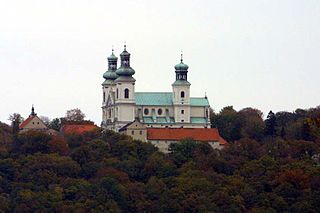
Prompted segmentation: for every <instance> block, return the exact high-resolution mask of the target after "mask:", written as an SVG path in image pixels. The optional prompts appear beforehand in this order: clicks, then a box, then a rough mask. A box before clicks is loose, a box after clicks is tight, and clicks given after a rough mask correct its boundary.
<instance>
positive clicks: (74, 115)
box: [65, 108, 86, 121]
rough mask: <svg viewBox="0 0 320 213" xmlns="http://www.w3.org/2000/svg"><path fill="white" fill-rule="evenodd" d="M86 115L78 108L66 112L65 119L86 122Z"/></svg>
mask: <svg viewBox="0 0 320 213" xmlns="http://www.w3.org/2000/svg"><path fill="white" fill-rule="evenodd" d="M85 117H86V115H85V114H84V113H83V112H82V111H81V110H80V109H78V108H76V109H70V110H68V111H67V112H66V116H65V119H66V120H67V121H84V118H85Z"/></svg>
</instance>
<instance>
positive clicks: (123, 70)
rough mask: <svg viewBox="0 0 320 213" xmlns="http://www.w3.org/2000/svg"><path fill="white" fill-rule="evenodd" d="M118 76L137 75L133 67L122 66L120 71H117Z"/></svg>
mask: <svg viewBox="0 0 320 213" xmlns="http://www.w3.org/2000/svg"><path fill="white" fill-rule="evenodd" d="M116 74H117V75H119V76H131V75H134V74H135V71H134V69H132V68H131V67H123V66H121V67H120V68H119V69H117V71H116Z"/></svg>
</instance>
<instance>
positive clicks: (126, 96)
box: [124, 89, 129, 98]
mask: <svg viewBox="0 0 320 213" xmlns="http://www.w3.org/2000/svg"><path fill="white" fill-rule="evenodd" d="M124 98H129V89H125V90H124Z"/></svg>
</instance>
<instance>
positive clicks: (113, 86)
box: [101, 45, 210, 132]
mask: <svg viewBox="0 0 320 213" xmlns="http://www.w3.org/2000/svg"><path fill="white" fill-rule="evenodd" d="M117 62H118V58H117V57H116V56H115V55H114V52H113V50H112V54H111V55H110V56H109V57H108V70H107V71H106V72H105V73H104V74H103V78H104V79H105V81H104V82H103V83H102V89H103V102H102V124H101V126H102V128H104V129H109V130H114V131H116V132H119V131H120V130H121V128H122V127H124V126H126V125H128V124H129V123H131V122H133V121H137V122H139V123H141V124H142V125H143V126H145V127H146V128H210V116H209V112H210V105H209V101H208V99H207V97H191V93H190V86H191V84H190V83H189V81H188V68H189V67H188V65H187V64H185V63H183V59H182V55H181V61H180V63H179V64H177V65H176V66H175V67H174V68H175V73H172V74H174V75H175V81H174V82H173V83H172V85H171V86H172V90H171V92H136V91H135V83H136V79H134V77H133V75H134V74H135V70H134V69H133V68H132V67H131V66H130V53H129V52H128V51H127V50H126V45H125V46H124V50H123V52H122V53H121V54H120V67H119V68H118V66H117Z"/></svg>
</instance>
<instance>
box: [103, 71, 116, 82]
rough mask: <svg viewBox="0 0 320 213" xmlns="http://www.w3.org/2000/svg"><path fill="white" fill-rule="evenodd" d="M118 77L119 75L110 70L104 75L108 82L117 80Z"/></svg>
mask: <svg viewBox="0 0 320 213" xmlns="http://www.w3.org/2000/svg"><path fill="white" fill-rule="evenodd" d="M118 77H119V76H118V75H117V73H116V72H115V71H110V70H108V71H106V72H105V73H104V74H103V78H104V79H106V80H115V79H117V78H118Z"/></svg>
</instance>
